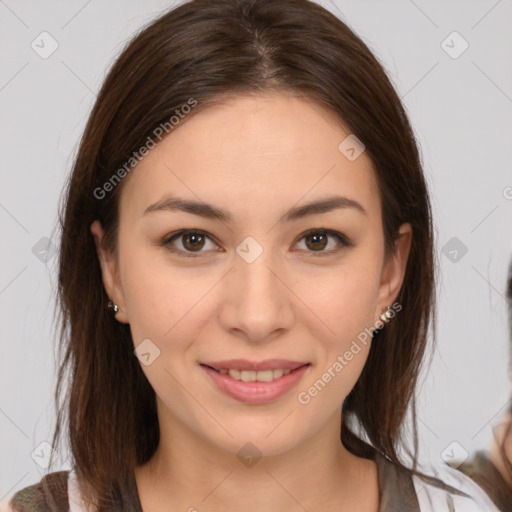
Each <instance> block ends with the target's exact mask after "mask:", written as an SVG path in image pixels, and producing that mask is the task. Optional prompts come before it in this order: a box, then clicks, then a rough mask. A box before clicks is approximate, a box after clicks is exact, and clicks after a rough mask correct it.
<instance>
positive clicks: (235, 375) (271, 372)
mask: <svg viewBox="0 0 512 512" xmlns="http://www.w3.org/2000/svg"><path fill="white" fill-rule="evenodd" d="M201 366H205V367H207V368H210V369H211V370H213V371H214V372H217V373H219V374H221V375H228V376H229V377H231V378H232V379H234V380H241V381H243V382H272V381H274V380H277V379H280V378H281V377H283V376H284V375H288V374H289V373H292V372H294V371H296V370H298V369H299V368H302V367H303V366H309V363H305V364H304V365H300V366H297V367H296V368H293V369H290V368H269V369H267V370H257V371H256V370H242V369H237V368H214V367H213V366H209V365H207V364H201Z"/></svg>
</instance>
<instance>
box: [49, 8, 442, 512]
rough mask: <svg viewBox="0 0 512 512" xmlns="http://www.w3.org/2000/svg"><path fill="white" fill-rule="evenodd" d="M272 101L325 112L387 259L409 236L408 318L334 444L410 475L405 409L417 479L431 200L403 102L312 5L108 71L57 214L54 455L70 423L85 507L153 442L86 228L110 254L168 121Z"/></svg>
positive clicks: (233, 13)
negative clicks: (366, 195)
mask: <svg viewBox="0 0 512 512" xmlns="http://www.w3.org/2000/svg"><path fill="white" fill-rule="evenodd" d="M267 91H268V92H269V91H281V92H284V91H292V92H295V93H298V94H300V95H301V96H302V97H305V98H308V99H311V100H313V101H315V102H317V103H318V104H319V105H322V106H324V107H327V108H328V109H329V110H330V111H331V112H332V113H333V114H335V116H337V118H338V119H339V120H340V121H341V122H342V123H343V125H344V126H348V127H349V128H350V131H351V133H353V134H355V135H356V137H357V138H358V139H359V140H361V141H362V142H363V144H364V145H365V151H366V154H367V155H368V156H369V157H370V158H371V160H372V162H373V164H374V166H375V171H376V177H377V180H378V184H379V193H380V197H381V202H382V219H383V232H384V239H385V250H386V255H389V254H391V253H392V252H393V251H394V247H395V241H396V239H397V234H398V228H399V226H400V225H401V224H402V223H405V222H409V223H410V224H411V225H412V230H413V238H412V246H411V249H410V254H409V260H408V263H407V268H406V272H405V277H404V282H403V285H402V288H401V290H400V292H399V295H398V297H397V301H398V302H399V303H400V304H401V305H402V311H401V312H400V315H399V317H398V318H397V319H396V320H395V321H393V322H390V323H389V324H388V325H386V327H385V328H384V329H382V330H381V331H380V332H379V333H378V343H374V344H373V345H372V347H371V350H370V353H369V356H368V359H367V362H366V365H365V367H364V369H363V371H362V374H361V376H360V378H359V380H358V382H357V384H356V385H355V387H354V388H353V390H352V391H351V393H350V394H349V396H348V397H347V398H346V400H345V402H344V404H343V409H342V418H340V420H342V424H343V428H342V435H341V441H342V442H343V443H344V445H345V446H346V447H347V449H349V450H350V451H351V452H352V453H354V454H356V455H359V456H363V457H370V452H371V449H370V448H371V447H373V448H374V449H376V450H378V451H379V452H380V453H382V454H383V455H385V456H386V457H387V458H388V459H390V460H391V461H393V462H394V463H395V464H397V465H401V466H402V467H404V462H403V461H402V460H400V455H399V453H400V450H401V449H402V448H404V446H405V441H404V439H405V430H404V429H405V427H404V425H405V424H406V419H407V412H408V410H410V409H409V408H412V411H413V414H412V415H411V416H412V417H411V421H412V430H413V444H414V453H413V454H412V455H411V456H412V457H413V461H414V464H413V465H414V468H415V467H416V457H417V432H416V421H415V415H414V411H415V389H416V382H417V379H418V374H419V371H420V368H421V363H422V360H423V356H424V352H425V348H426V345H427V337H428V331H429V326H430V325H431V324H432V325H433V328H434V330H435V286H434V284H435V276H434V274H435V268H436V267H435V264H434V254H433V236H434V235H433V227H432V219H431V205H430V200H429V196H428V190H427V184H426V181H425V176H424V173H423V168H422V163H421V159H420V155H419V150H418V145H417V142H416V139H415V136H414V133H413V130H412V128H411V126H410V123H409V121H408V117H407V114H406V112H405V109H404V107H403V105H402V103H401V101H400V98H399V97H398V95H397V93H396V91H395V89H394V88H393V86H392V84H391V82H390V80H389V78H388V76H387V75H386V72H385V70H384V69H383V66H382V65H381V64H380V62H379V61H378V60H377V59H376V57H375V56H374V55H373V54H372V52H371V51H370V49H369V48H368V47H367V45H366V44H365V43H364V42H363V41H362V40H361V39H360V38H359V37H358V36H357V35H356V34H355V33H354V32H353V31H352V30H351V29H350V28H349V27H348V26H347V25H346V24H345V23H344V22H343V21H342V20H341V19H339V18H337V17H336V16H334V15H333V14H331V13H330V12H329V11H327V10H326V9H324V8H323V7H321V6H319V5H318V4H315V3H314V2H311V1H308V0H277V1H275V0H272V1H271V0H192V1H190V2H187V3H183V4H180V5H178V6H177V7H174V8H172V9H171V10H169V11H167V12H165V13H164V14H163V15H161V16H159V17H158V18H157V19H156V20H154V21H152V22H151V23H149V24H148V25H147V26H146V27H144V28H143V29H142V30H140V31H139V32H138V34H137V35H136V36H135V37H134V38H133V39H132V40H131V41H130V42H129V43H128V44H127V45H126V46H125V48H124V49H123V51H122V52H121V54H120V55H119V57H118V58H117V59H116V61H115V62H114V63H113V65H112V66H111V68H110V70H109V72H108V75H107V76H106V79H105V80H104V83H103V85H102V88H101V90H100V92H99V94H98V97H97V100H96V102H95V104H94V107H93V109H92V111H91V114H90V116H89V119H88V121H87V125H86V127H85V131H84V133H83V136H82V138H81V141H80V145H79V148H78V151H77V154H76V157H75V160H74V163H73V168H72V172H71V175H70V177H69V180H68V183H67V185H66V188H65V194H64V200H63V203H62V205H61V210H60V212H59V221H60V226H61V229H62V234H61V243H60V254H59V269H58V306H59V309H60V313H61V321H60V325H59V334H60V337H59V340H60V343H59V369H58V379H57V386H56V390H55V400H56V404H57V422H56V427H55V432H54V438H53V446H56V445H57V442H58V440H59V438H60V437H61V436H62V432H63V431H64V429H65V422H67V440H68V442H69V446H70V450H71V456H72V463H73V466H74V468H75V470H76V472H77V475H78V477H79V478H80V480H81V481H82V482H83V492H84V493H85V494H86V495H87V496H88V497H89V499H90V500H91V501H93V499H94V501H95V502H96V504H99V505H100V506H102V507H103V506H104V507H107V506H108V504H109V503H112V502H113V500H114V498H113V494H112V489H113V488H114V487H115V486H116V485H120V482H123V481H124V479H125V478H126V475H127V474H128V472H129V471H131V470H132V469H133V468H134V467H135V466H136V465H140V464H143V463H144V462H146V461H148V460H149V459H150V458H151V456H152V455H153V453H154V452H155V450H156V448H157V446H158V443H159V427H158V421H157V413H156V401H155V392H154V390H153V389H152V387H151V385H150V384H149V382H148V380H147V379H146V377H145V375H144V373H143V372H142V370H141V367H140V364H139V361H138V359H137V358H136V357H135V356H134V353H133V351H134V345H133V340H132V339H131V335H130V329H129V326H128V325H126V324H122V323H119V322H116V321H113V320H112V317H111V316H110V315H109V313H108V311H107V301H108V297H107V295H106V293H105V290H104V287H103V284H102V277H101V269H100V265H99V261H98V257H97V253H96V248H95V244H94V239H93V237H92V235H91V233H90V225H91V223H92V222H93V221H94V220H96V219H98V220H99V221H100V222H101V223H102V226H103V228H104V229H105V237H104V247H105V248H106V249H107V250H110V251H112V252H113V253H114V254H115V252H116V250H117V227H118V220H119V219H118V201H119V195H120V193H121V191H122V189H123V184H124V183H125V181H126V180H127V179H129V176H127V174H128V173H129V172H137V170H136V166H135V169H134V170H131V167H130V166H131V165H133V164H134V163H136V158H135V157H134V155H137V154H138V151H139V149H140V148H141V147H143V146H144V145H145V144H146V143H147V141H148V140H149V139H148V138H152V139H155V136H156V135H155V134H156V133H158V127H160V126H162V125H166V123H167V125H166V126H168V125H169V124H172V123H169V119H170V118H171V117H172V116H173V115H174V114H175V113H176V111H178V112H181V111H182V110H181V109H183V106H184V105H187V104H189V105H190V104H191V100H192V101H193V102H196V106H195V107H194V108H193V112H191V115H195V114H196V113H198V112H200V111H201V110H202V109H204V108H206V107H208V105H211V104H214V103H215V102H219V101H222V99H225V98H227V97H228V96H229V95H230V94H234V93H241V94H259V93H262V94H264V93H265V92H267ZM176 118H177V119H178V116H176ZM180 122H182V121H181V118H180V119H178V120H177V123H178V124H179V123H180ZM169 133H170V136H171V137H172V127H171V128H169ZM340 142H341V141H340ZM127 162H131V163H130V164H129V166H128V167H127ZM121 169H124V172H123V171H121ZM116 176H117V177H116ZM118 178H122V179H118ZM114 179H115V180H114ZM107 183H110V185H107V186H106V185H105V184H107ZM67 382H68V383H69V386H68V387H67V388H66V387H65V384H66V383H67ZM350 425H357V426H358V428H356V427H351V426H350ZM358 430H360V431H359V432H358ZM360 432H364V434H365V435H366V436H367V441H368V442H369V443H370V444H371V446H370V444H368V442H366V441H363V436H362V435H361V434H360ZM407 453H409V454H411V453H410V451H408V450H407Z"/></svg>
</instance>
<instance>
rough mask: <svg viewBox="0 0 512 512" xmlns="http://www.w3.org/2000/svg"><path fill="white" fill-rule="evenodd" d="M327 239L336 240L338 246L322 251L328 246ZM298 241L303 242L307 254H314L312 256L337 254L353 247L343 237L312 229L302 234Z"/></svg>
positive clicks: (339, 234) (335, 232) (325, 230)
mask: <svg viewBox="0 0 512 512" xmlns="http://www.w3.org/2000/svg"><path fill="white" fill-rule="evenodd" d="M329 238H331V239H332V238H334V239H336V240H337V241H338V244H337V245H336V244H334V248H331V249H329V250H324V249H325V248H326V247H327V246H328V245H329ZM300 240H305V246H306V250H307V252H312V253H316V254H313V255H314V256H327V255H329V254H333V253H335V252H338V251H339V250H340V249H341V248H343V247H352V246H353V245H354V244H353V243H352V242H351V241H350V240H349V239H348V238H347V237H346V236H345V235H343V234H342V233H338V232H337V231H332V230H330V229H312V230H310V231H308V232H307V233H304V234H303V235H302V237H301V238H300ZM340 246H341V247H340Z"/></svg>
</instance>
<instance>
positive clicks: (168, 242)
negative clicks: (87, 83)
mask: <svg viewBox="0 0 512 512" xmlns="http://www.w3.org/2000/svg"><path fill="white" fill-rule="evenodd" d="M349 134H350V132H349V131H348V130H346V129H344V128H343V127H342V126H341V125H340V123H339V122H336V120H335V119H334V117H332V115H331V114H330V112H328V111H326V110H324V109H323V108H322V107H320V106H319V105H317V104H315V103H312V102H308V101H306V100H304V99H299V98H297V97H294V96H292V95H284V94H279V95H278V94H267V95H261V96H253V97H230V99H229V100H227V101H226V102H224V103H220V104H217V105H216V106H213V107H208V108H206V109H205V110H203V111H201V112H199V113H197V114H195V115H193V116H191V117H190V118H189V119H186V120H185V122H184V123H183V124H181V125H180V126H179V127H178V128H176V129H175V130H174V131H173V132H171V133H170V135H169V136H168V137H167V138H166V139H164V140H163V141H162V142H160V143H159V144H158V145H157V146H156V147H155V148H154V149H152V150H151V151H150V152H149V154H148V155H147V156H146V157H145V158H144V159H143V160H142V161H141V162H140V163H139V164H138V166H137V168H136V169H134V170H133V171H132V172H131V174H130V175H129V176H128V177H127V178H125V179H126V180H127V181H126V182H125V183H124V184H123V189H122V193H121V196H120V203H119V213H120V225H119V238H118V255H117V258H114V257H113V256H112V255H110V254H108V253H105V252H104V251H103V250H101V251H100V260H101V265H102V271H103V280H104V284H105V288H106V291H107V294H108V295H109V297H110V298H111V299H113V300H114V301H115V302H116V303H117V304H118V305H119V306H120V311H119V312H118V313H117V315H116V319H117V321H120V322H125V323H129V325H130V329H131V333H132V337H133V341H134V346H135V348H137V349H138V355H139V359H140V360H141V367H142V369H143V371H144V372H145V374H146V376H147V378H148V380H149V382H150V383H151V385H152V386H153V388H154V390H155V392H156V395H157V402H158V410H159V419H160V422H162V421H164V422H167V424H168V425H180V426H181V427H183V428H185V429H187V430H188V431H190V432H192V433H194V434H195V435H196V436H199V438H201V439H202V440H204V441H207V442H210V443H213V444H214V445H216V446H218V447H221V448H222V449H224V450H226V451H228V452H232V453H236V452H237V451H238V450H239V449H240V447H241V446H243V445H245V443H247V442H251V443H253V444H254V445H255V446H257V448H258V449H259V450H260V452H261V453H263V454H266V455H271V454H277V453H281V452H283V451H285V450H289V449H291V448H293V447H294V446H297V445H298V444H300V443H301V442H303V441H305V440H306V439H308V438H311V437H312V436H314V435H315V434H317V433H319V432H320V431H321V429H322V428H324V427H325V426H326V425H327V424H329V422H332V420H333V418H334V419H335V421H336V422H337V423H338V425H339V419H340V408H341V406H342V403H343V401H344V399H345V398H346V396H347V394H348V393H349V392H350V390H351V389H352V388H353V387H354V385H355V383H356V381H357V379H358V377H359V375H360V373H361V370H362V368H363V366H364V364H365V361H366V359H367V356H368V352H369V349H370V337H369V336H368V335H367V336H366V343H364V342H363V341H362V340H363V339H364V338H365V336H364V335H363V334H362V333H364V332H365V329H368V328H370V327H371V326H374V325H375V324H376V322H377V325H379V322H378V320H379V317H380V315H381V314H382V309H383V307H385V306H391V304H392V303H393V301H394V299H395V298H396V296H397V294H398V292H399V289H400V286H401V283H402V280H403V275H404V271H405V265H406V260H407V255H408V250H409V245H410V235H411V232H410V226H408V225H404V226H402V228H401V236H400V238H399V242H398V244H397V251H396V254H395V255H393V257H391V258H389V259H388V260H386V261H385V259H384V238H383V231H382V217H381V203H380V199H379V189H378V184H377V181H376V176H375V172H374V169H373V167H372V162H371V160H370V158H369V157H368V156H367V155H366V153H364V152H363V153H362V154H361V155H360V156H359V157H357V158H356V159H355V160H354V159H353V158H351V159H349V158H347V157H346V153H342V152H341V151H340V149H339V146H340V143H341V142H342V141H343V140H344V139H345V138H346V137H347V136H348V135H349ZM356 149H357V148H356ZM178 199H179V200H182V201H185V202H197V203H199V206H200V207H197V205H196V207H192V206H188V207H187V206H183V204H184V203H181V205H182V206H183V208H180V203H179V202H178V201H177V200H178ZM327 199H333V201H332V202H331V203H330V204H327V205H324V207H321V206H319V207H317V208H313V207H312V208H309V209H304V207H305V206H306V205H309V204H310V203H317V202H322V201H325V200H327ZM170 200H174V203H173V202H171V201H170ZM166 201H167V203H166ZM205 204H207V205H209V206H208V207H205ZM217 210H219V211H220V210H222V214H220V213H219V212H218V211H217ZM91 231H92V232H93V234H94V236H95V237H96V242H97V244H98V246H99V243H100V242H101V238H102V236H103V231H102V228H101V225H100V224H99V223H98V222H95V223H94V224H93V225H92V227H91ZM395 321H396V320H395ZM366 332H368V331H366ZM358 340H359V341H358ZM354 343H355V345H354ZM356 346H357V347H358V349H357V348H356ZM350 354H352V356H350ZM141 356H142V357H141ZM234 360H238V361H234ZM240 360H242V361H240ZM269 360H279V361H269ZM258 365H259V366H258ZM208 366H211V367H212V368H215V367H216V369H212V368H209V367H208ZM244 369H245V370H244ZM257 369H259V370H261V371H258V372H257V371H256V370H257ZM227 370H230V371H229V372H228V373H227V374H226V371H227ZM237 370H238V372H237ZM242 370H243V371H242ZM240 378H241V379H242V380H238V379H240ZM255 378H256V379H257V380H256V381H254V382H252V381H253V380H254V379H255ZM246 381H247V382H246ZM319 381H320V383H319ZM315 383H316V385H315ZM315 390H316V392H315ZM164 418H165V419H164ZM270 433H272V434H271V435H270Z"/></svg>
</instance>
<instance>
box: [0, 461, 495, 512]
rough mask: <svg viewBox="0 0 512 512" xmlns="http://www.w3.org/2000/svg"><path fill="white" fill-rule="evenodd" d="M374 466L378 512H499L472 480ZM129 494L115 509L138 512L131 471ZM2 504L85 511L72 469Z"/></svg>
mask: <svg viewBox="0 0 512 512" xmlns="http://www.w3.org/2000/svg"><path fill="white" fill-rule="evenodd" d="M375 462H376V464H377V470H378V481H379V493H380V505H379V510H378V512H500V511H499V510H498V509H497V508H496V506H495V505H494V504H493V502H492V501H491V499H490V498H489V497H488V496H487V494H485V492H484V491H483V490H482V489H481V488H480V487H479V486H478V485H477V484H476V483H475V482H474V481H473V480H472V479H471V478H469V477H468V476H466V475H464V474H463V473H461V472H459V471H457V470H455V469H453V468H450V467H448V466H446V467H441V468H438V469H435V468H431V472H432V474H433V475H435V478H434V477H432V478H429V479H427V480H425V479H423V478H421V477H419V476H417V475H414V474H412V473H411V472H410V471H409V470H407V469H406V468H402V467H399V466H397V465H395V464H393V463H392V462H391V461H390V460H388V459H387V458H386V457H384V456H383V455H381V454H380V453H376V454H375ZM436 478H437V479H438V480H436ZM128 489H129V491H128V492H127V493H124V495H121V494H119V495H118V497H119V503H118V506H117V507H116V510H119V511H123V512H142V506H141V503H140V500H139V495H138V490H137V485H136V480H135V476H134V474H133V471H132V472H130V474H129V485H128ZM3 503H4V504H3V506H2V504H1V503H0V512H50V511H51V512H84V511H85V508H83V507H82V505H81V499H80V492H79V489H78V485H77V482H76V474H75V472H74V471H73V470H69V471H58V472H54V473H50V474H48V475H46V476H44V477H43V478H42V479H41V481H40V482H39V483H36V484H34V485H31V486H28V487H26V488H24V489H22V490H20V491H18V492H16V493H15V494H14V495H13V496H12V497H11V498H10V499H8V502H6V501H4V502H3Z"/></svg>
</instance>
